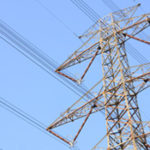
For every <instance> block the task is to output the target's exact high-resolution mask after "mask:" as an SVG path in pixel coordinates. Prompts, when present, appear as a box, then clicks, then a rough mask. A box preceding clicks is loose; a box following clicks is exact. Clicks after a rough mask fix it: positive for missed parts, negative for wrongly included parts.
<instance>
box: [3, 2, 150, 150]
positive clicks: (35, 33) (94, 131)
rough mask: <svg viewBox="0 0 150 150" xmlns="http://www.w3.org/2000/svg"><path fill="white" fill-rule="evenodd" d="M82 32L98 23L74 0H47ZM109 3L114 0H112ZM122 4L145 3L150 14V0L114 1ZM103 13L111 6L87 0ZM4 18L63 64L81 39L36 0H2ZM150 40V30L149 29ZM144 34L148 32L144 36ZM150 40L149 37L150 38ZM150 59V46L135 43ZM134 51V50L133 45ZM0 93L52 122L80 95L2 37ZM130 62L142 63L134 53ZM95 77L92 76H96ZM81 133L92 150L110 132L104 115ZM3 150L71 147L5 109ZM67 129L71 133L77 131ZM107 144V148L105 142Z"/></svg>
mask: <svg viewBox="0 0 150 150" xmlns="http://www.w3.org/2000/svg"><path fill="white" fill-rule="evenodd" d="M41 1H42V3H43V4H44V5H45V6H46V8H48V9H49V10H51V11H52V12H53V13H54V14H55V15H56V16H58V17H59V18H60V19H61V20H63V22H64V23H65V24H67V26H68V27H69V28H70V29H71V30H72V31H73V32H75V33H76V34H78V35H80V34H82V33H83V32H84V31H85V30H86V29H87V28H88V27H90V26H91V25H92V24H93V22H92V21H91V20H90V19H89V18H88V17H87V16H85V15H84V14H83V13H82V12H81V11H80V10H78V9H77V8H76V7H75V6H74V5H73V4H72V3H71V2H70V0H55V1H52V0H49V1H48V0H41ZM108 1H109V0H108ZM113 1H114V2H115V3H116V4H117V5H118V6H119V7H120V8H125V7H129V6H132V5H135V4H137V3H139V2H140V3H141V4H142V7H141V8H139V10H138V14H140V13H141V14H142V13H145V12H148V11H149V12H150V9H149V6H150V1H149V0H121V1H120V0H113ZM85 2H86V3H88V4H89V5H90V6H91V7H92V8H93V9H94V10H95V11H96V12H97V13H99V15H100V16H101V17H103V16H105V15H107V14H108V13H110V12H111V10H110V9H109V8H108V7H107V6H106V5H105V4H104V3H103V2H102V1H101V0H85ZM0 19H1V20H3V21H4V22H6V23H7V24H8V25H9V26H11V27H12V28H13V29H15V30H16V31H17V32H18V33H20V34H21V35H22V36H23V37H25V38H26V39H28V40H29V41H31V42H32V43H33V44H35V45H36V46H37V47H39V48H40V49H42V50H43V51H44V52H45V53H47V54H48V55H49V56H50V57H51V58H53V59H54V60H56V62H57V63H58V64H61V63H62V62H63V61H64V60H65V59H66V58H67V56H68V55H70V54H71V53H72V52H73V51H74V50H75V49H77V48H78V47H79V46H80V45H81V42H80V40H79V39H77V38H76V37H75V36H74V34H73V33H72V32H71V31H69V30H68V29H67V28H66V27H65V26H64V25H63V24H62V23H61V22H60V21H58V19H56V18H55V17H54V16H52V15H50V13H48V11H47V10H46V9H44V8H43V7H42V6H41V5H39V3H37V2H36V0H0ZM146 35H148V38H149V41H150V32H148V31H147V32H146ZM141 37H142V36H141ZM148 38H147V39H148ZM133 43H134V46H135V47H136V48H137V50H138V51H139V52H140V53H142V54H143V55H144V56H145V57H146V58H147V59H148V60H150V48H149V47H148V46H145V45H144V44H139V43H138V42H134V41H133ZM130 50H132V49H130ZM0 52H1V54H0V83H1V84H0V97H3V98H5V99H6V100H8V101H9V102H11V103H12V104H14V105H16V106H17V107H19V108H21V109H22V110H24V111H25V112H27V113H28V114H30V115H31V116H33V117H35V118H37V119H38V120H40V121H41V122H42V123H44V124H45V125H46V126H48V125H49V124H50V123H51V122H53V121H54V120H55V119H56V118H57V117H58V116H59V115H60V113H62V112H63V111H64V110H66V109H67V107H68V106H70V105H71V104H72V103H73V102H75V101H76V100H77V99H78V98H79V96H77V95H75V94H74V93H73V92H71V91H70V90H68V89H67V88H66V87H64V85H62V84H61V83H60V82H58V81H57V80H55V79H54V78H52V77H51V76H50V75H49V74H47V73H46V72H44V71H43V70H42V69H41V68H39V67H38V66H36V65H35V64H34V63H32V62H31V61H30V60H28V59H27V58H25V57H24V56H23V55H22V54H20V53H18V51H16V50H15V49H14V48H12V47H11V46H9V45H8V44H7V43H5V42H4V41H3V40H1V39H0ZM129 58H130V64H132V62H133V64H135V63H136V61H135V60H134V59H133V58H132V57H131V56H129ZM91 78H92V77H91ZM149 91H150V89H147V90H146V91H144V92H143V93H142V94H141V95H140V96H139V106H140V108H141V113H142V117H143V120H145V121H146V120H150V119H149V118H150V117H149V116H150V110H149V106H150V100H149V97H150V93H149ZM93 116H94V117H91V118H90V119H89V122H88V123H87V125H86V126H85V128H84V130H83V132H82V133H81V135H80V136H79V139H78V143H77V146H78V148H80V150H89V149H90V148H92V146H94V145H95V144H96V143H97V142H98V140H99V139H100V138H101V137H103V136H104V135H105V121H104V116H103V115H101V114H100V113H98V114H96V115H93ZM0 120H1V121H0V150H1V149H2V150H67V149H68V147H66V146H65V145H64V144H62V143H61V142H59V141H57V140H56V139H54V138H53V136H52V137H49V136H48V135H46V134H44V133H42V132H41V131H39V130H37V129H36V128H34V127H33V126H31V125H30V124H28V123H26V122H24V120H22V119H20V118H18V117H16V116H15V115H13V114H12V113H10V112H9V111H6V110H5V109H3V108H2V107H0ZM75 127H76V126H75V125H73V129H71V128H69V127H68V128H67V129H64V130H62V129H63V128H61V130H62V132H61V133H62V134H65V132H66V130H68V135H67V136H68V137H70V136H72V134H71V133H72V132H73V130H74V129H75ZM102 147H106V145H105V144H103V145H102Z"/></svg>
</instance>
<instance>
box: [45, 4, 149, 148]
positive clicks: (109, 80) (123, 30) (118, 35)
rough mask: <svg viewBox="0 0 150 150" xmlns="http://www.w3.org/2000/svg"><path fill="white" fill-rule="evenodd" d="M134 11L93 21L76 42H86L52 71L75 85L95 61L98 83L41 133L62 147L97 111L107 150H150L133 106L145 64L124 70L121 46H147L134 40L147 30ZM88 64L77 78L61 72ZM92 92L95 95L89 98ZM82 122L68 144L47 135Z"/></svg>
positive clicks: (144, 83) (144, 81) (144, 84)
mask: <svg viewBox="0 0 150 150" xmlns="http://www.w3.org/2000/svg"><path fill="white" fill-rule="evenodd" d="M139 6H140V4H138V5H136V6H133V7H129V8H126V9H123V10H119V11H116V12H113V13H111V14H109V15H108V16H106V17H104V18H103V19H100V20H98V21H97V22H96V23H95V24H94V25H93V26H92V27H91V28H89V29H88V30H87V31H86V32H85V33H84V34H83V35H82V36H80V37H79V38H82V39H85V40H86V42H84V43H83V45H82V46H81V47H80V48H79V49H78V50H76V51H75V52H74V53H73V54H72V55H71V56H70V57H69V58H68V59H67V60H66V61H65V62H64V63H63V64H62V65H61V66H60V67H58V69H57V70H56V72H57V73H59V74H60V75H62V76H64V77H66V78H68V79H70V80H72V81H73V82H77V83H78V84H79V83H80V82H81V81H82V80H83V78H84V77H85V75H86V74H87V73H88V71H89V69H90V67H91V65H92V63H93V62H94V60H95V58H96V57H98V56H101V60H102V63H101V64H102V73H103V78H102V79H101V80H100V81H98V82H97V83H96V84H95V85H94V86H93V87H92V88H91V89H90V90H89V91H88V92H87V93H85V95H83V96H82V97H81V98H80V99H79V100H78V101H76V102H75V103H74V104H73V105H72V106H71V107H70V108H68V109H67V110H66V111H65V112H64V113H63V114H61V116H60V117H59V118H58V119H57V120H56V121H54V122H53V123H52V124H51V125H50V126H49V127H48V128H47V130H48V131H49V132H50V133H52V134H53V135H55V136H57V137H58V138H60V139H61V140H63V141H64V142H66V143H68V144H70V145H73V144H74V142H75V141H76V139H77V138H78V136H79V134H80V132H81V131H82V129H83V127H84V125H85V123H86V122H87V120H88V118H89V116H90V115H92V114H93V113H96V112H99V111H103V112H104V113H105V119H106V131H107V133H106V135H105V136H104V137H103V138H102V140H103V139H104V138H105V137H107V149H108V150H120V149H121V150H124V149H134V150H141V149H144V150H148V149H149V148H150V145H149V141H148V136H149V135H150V132H149V128H148V126H146V125H145V123H144V122H142V119H141V115H140V111H139V106H138V101H137V95H138V94H139V93H140V92H142V91H143V90H145V89H146V88H148V87H150V63H149V64H143V65H139V66H134V67H131V66H129V63H128V58H127V53H126V47H125V44H126V41H127V40H130V39H131V38H132V39H135V40H138V41H141V42H144V43H146V44H150V42H148V41H144V40H142V39H140V38H137V37H135V36H136V35H137V34H138V33H140V32H142V31H143V30H144V29H146V28H147V27H149V26H150V14H143V15H140V16H135V12H136V10H137V8H138V7H139ZM88 60H89V63H88V65H87V67H86V68H85V71H84V72H83V74H82V76H81V78H80V79H75V78H74V77H71V76H69V75H67V74H65V73H63V70H64V69H66V68H69V67H72V66H75V65H77V64H81V63H82V62H83V61H88ZM100 85H101V86H100ZM94 90H96V92H97V95H96V96H94V97H92V98H91V99H90V97H91V95H92V94H91V92H92V91H94ZM92 96H93V95H92ZM85 99H88V100H87V101H85ZM83 117H84V118H85V119H84V121H83V123H82V125H81V127H80V128H79V130H78V132H77V133H76V135H75V137H74V138H73V140H72V141H69V140H67V138H64V137H62V136H60V135H58V134H56V133H55V132H54V131H53V129H54V128H56V127H59V126H62V125H64V124H67V123H70V122H72V121H75V120H77V119H79V118H83ZM146 123H147V122H146ZM102 140H100V141H99V142H98V144H97V145H96V146H94V147H93V150H94V149H99V147H98V146H99V144H100V142H101V141H102Z"/></svg>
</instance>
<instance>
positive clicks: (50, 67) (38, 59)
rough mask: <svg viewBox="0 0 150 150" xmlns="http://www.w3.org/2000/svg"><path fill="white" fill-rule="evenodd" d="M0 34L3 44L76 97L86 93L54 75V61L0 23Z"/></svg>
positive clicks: (80, 86)
mask: <svg viewBox="0 0 150 150" xmlns="http://www.w3.org/2000/svg"><path fill="white" fill-rule="evenodd" d="M0 33H1V38H2V39H3V40H4V41H5V42H7V43H8V44H9V45H11V46H12V47H13V48H15V49H16V50H17V51H19V52H20V53H22V54H23V55H24V56H26V57H27V58H28V59H30V60H31V61H32V62H34V63H35V64H36V65H38V66H39V67H40V68H42V69H43V70H44V71H46V72H47V73H49V74H50V75H51V76H52V77H53V78H55V79H56V80H57V81H59V82H60V83H62V84H63V85H64V86H66V87H67V88H68V89H70V90H71V91H72V92H74V93H75V94H77V95H78V96H82V94H84V93H85V92H87V90H86V87H85V86H84V87H83V85H77V84H75V83H73V82H71V81H69V80H67V79H66V78H63V77H62V76H60V75H58V74H56V73H55V70H56V68H57V66H58V65H57V64H56V62H55V63H54V60H53V59H52V58H51V57H49V56H48V55H47V54H45V53H44V52H43V51H42V50H40V49H38V48H37V47H36V46H34V45H33V44H32V43H31V42H29V41H28V40H26V39H25V38H23V37H22V36H21V35H19V34H18V33H17V32H16V31H14V30H13V29H11V28H10V27H9V26H8V25H7V24H6V23H4V22H2V21H0ZM6 38H7V39H6ZM58 77H59V78H58ZM90 95H91V94H90ZM91 96H92V95H91Z"/></svg>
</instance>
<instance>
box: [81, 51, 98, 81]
mask: <svg viewBox="0 0 150 150" xmlns="http://www.w3.org/2000/svg"><path fill="white" fill-rule="evenodd" d="M98 51H99V49H97V51H96V52H95V54H94V56H93V57H92V59H91V61H90V63H89V64H88V66H87V68H86V70H85V71H84V73H83V75H82V77H81V80H82V79H83V78H84V76H85V74H86V73H87V71H88V70H89V68H90V66H91V65H92V63H93V61H94V59H95V57H96V55H97V54H98Z"/></svg>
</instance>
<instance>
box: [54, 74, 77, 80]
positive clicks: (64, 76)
mask: <svg viewBox="0 0 150 150" xmlns="http://www.w3.org/2000/svg"><path fill="white" fill-rule="evenodd" d="M56 72H57V73H58V74H60V75H62V76H64V77H66V78H68V79H70V80H72V81H74V82H77V80H76V79H74V78H72V77H69V76H68V75H66V74H64V73H62V72H60V71H56Z"/></svg>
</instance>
